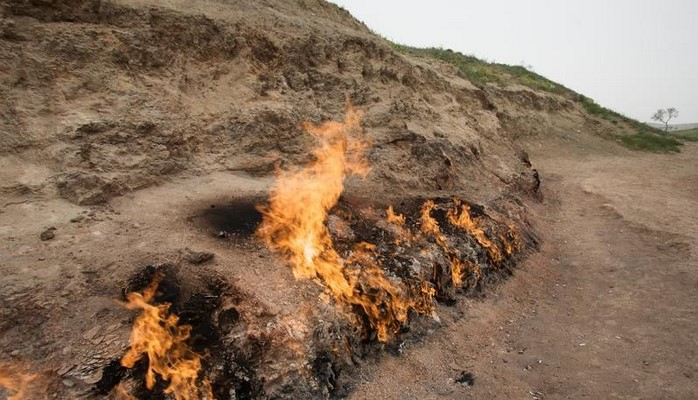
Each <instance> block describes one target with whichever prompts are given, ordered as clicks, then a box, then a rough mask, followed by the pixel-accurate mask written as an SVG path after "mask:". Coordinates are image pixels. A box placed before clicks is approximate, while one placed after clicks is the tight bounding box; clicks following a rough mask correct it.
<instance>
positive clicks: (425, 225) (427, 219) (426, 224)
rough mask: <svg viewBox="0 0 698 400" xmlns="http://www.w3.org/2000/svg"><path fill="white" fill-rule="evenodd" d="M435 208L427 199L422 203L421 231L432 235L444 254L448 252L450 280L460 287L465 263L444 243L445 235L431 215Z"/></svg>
mask: <svg viewBox="0 0 698 400" xmlns="http://www.w3.org/2000/svg"><path fill="white" fill-rule="evenodd" d="M434 208H436V204H434V201H432V200H427V201H425V202H424V204H422V210H421V226H422V232H424V233H428V234H430V235H431V236H433V237H434V240H436V244H438V245H439V246H441V248H442V249H443V250H444V252H445V253H446V254H448V255H449V256H448V259H449V262H450V264H451V282H452V283H453V286H455V287H457V288H458V287H461V285H462V284H463V273H464V267H465V265H464V264H463V262H462V261H461V260H460V259H459V258H458V257H457V256H456V255H455V254H454V253H453V251H451V250H450V248H449V246H448V244H447V243H446V236H445V235H444V234H443V232H441V228H440V227H439V222H438V221H437V220H436V219H434V217H432V216H431V212H432V211H433V210H434Z"/></svg>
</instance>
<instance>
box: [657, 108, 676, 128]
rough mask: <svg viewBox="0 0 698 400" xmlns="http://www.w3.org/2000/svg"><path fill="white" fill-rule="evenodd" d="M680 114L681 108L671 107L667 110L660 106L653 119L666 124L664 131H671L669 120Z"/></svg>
mask: <svg viewBox="0 0 698 400" xmlns="http://www.w3.org/2000/svg"><path fill="white" fill-rule="evenodd" d="M678 116H679V110H677V109H675V108H674V107H669V108H667V109H666V110H665V109H662V108H660V109H659V110H657V111H656V112H655V113H654V115H653V116H652V119H653V120H655V121H659V122H661V123H663V124H664V132H669V121H670V120H671V119H672V118H676V117H678Z"/></svg>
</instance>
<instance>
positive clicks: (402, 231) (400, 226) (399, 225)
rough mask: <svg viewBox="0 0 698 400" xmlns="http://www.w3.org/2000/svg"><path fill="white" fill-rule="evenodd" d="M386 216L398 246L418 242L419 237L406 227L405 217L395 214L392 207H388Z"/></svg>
mask: <svg viewBox="0 0 698 400" xmlns="http://www.w3.org/2000/svg"><path fill="white" fill-rule="evenodd" d="M385 214H386V216H385V220H386V221H388V223H389V224H391V225H392V227H393V229H394V233H395V244H396V245H400V244H402V243H412V242H414V241H416V239H417V237H416V236H415V234H414V233H412V231H411V230H409V229H408V228H407V227H406V226H405V222H406V218H405V216H404V215H402V214H397V213H395V210H393V206H392V205H390V206H388V209H387V210H386V211H385Z"/></svg>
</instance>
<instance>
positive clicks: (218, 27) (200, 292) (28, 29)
mask: <svg viewBox="0 0 698 400" xmlns="http://www.w3.org/2000/svg"><path fill="white" fill-rule="evenodd" d="M1 10H2V11H1V12H2V14H1V15H2V19H1V20H0V42H1V45H0V62H1V63H2V65H3V68H2V69H1V70H0V92H1V93H2V96H1V98H0V145H1V146H0V177H1V179H0V185H1V187H0V195H1V196H2V199H3V203H4V204H5V207H7V206H10V208H9V209H8V210H9V211H8V212H7V213H5V214H3V218H4V219H3V221H4V222H3V225H2V226H3V227H12V226H17V227H16V228H6V231H9V230H11V229H12V235H11V239H8V243H11V245H10V254H12V257H9V258H8V261H7V271H8V274H7V277H8V278H6V282H4V283H6V285H2V292H0V300H2V302H0V310H1V311H2V312H3V313H5V314H3V315H5V316H7V317H8V318H7V319H5V320H6V321H9V322H7V323H5V324H3V325H1V326H0V331H2V332H3V335H2V336H3V341H2V342H0V345H1V346H2V348H3V349H8V353H9V352H10V351H11V349H12V346H13V343H17V342H18V341H19V338H22V340H23V341H28V342H32V343H34V342H36V343H39V345H37V346H36V347H31V348H30V349H29V350H27V351H26V354H25V355H24V356H23V357H25V359H26V360H25V361H26V364H27V365H34V366H35V365H37V361H38V360H42V361H43V362H44V363H45V364H46V365H49V366H50V368H52V370H51V371H52V372H50V373H46V376H45V380H46V381H47V382H49V383H48V384H49V385H53V386H51V387H52V388H53V389H54V390H55V391H56V393H62V394H64V395H65V396H66V397H67V398H70V397H71V396H72V395H73V394H75V393H76V391H85V390H87V391H89V390H91V391H92V392H91V393H92V394H94V395H95V396H97V395H104V394H107V393H109V394H113V393H114V390H117V385H118V384H119V383H120V382H126V383H127V384H128V385H130V388H127V389H129V391H130V392H132V393H133V394H135V395H136V396H140V397H143V398H146V397H148V396H151V395H153V393H156V395H161V394H162V393H163V390H164V387H163V385H162V381H159V382H160V384H161V385H160V386H156V387H155V388H154V390H155V392H153V391H150V389H148V388H146V387H145V386H144V380H143V372H144V370H145V369H146V366H145V364H143V361H142V362H141V364H138V361H134V363H133V364H129V366H130V367H129V369H128V371H126V370H125V369H124V368H125V367H124V366H122V365H121V364H120V363H119V359H120V357H121V356H122V355H123V350H124V348H125V347H128V345H127V343H128V332H129V330H130V326H129V325H130V323H131V322H132V319H129V318H130V317H129V316H128V314H127V311H125V310H122V309H120V308H117V306H115V304H114V302H113V299H114V298H115V297H118V296H121V297H122V300H123V299H124V298H123V295H124V294H126V293H127V292H142V291H145V290H146V289H145V288H147V285H148V284H149V282H151V281H152V280H153V279H156V278H155V276H156V275H158V274H162V276H160V278H158V279H160V280H161V284H162V285H164V286H162V290H161V291H162V292H163V293H164V296H165V297H162V296H161V297H158V296H151V297H150V298H149V301H152V302H153V304H154V305H160V306H161V305H162V304H164V303H166V302H167V303H172V306H171V308H170V309H169V310H168V312H172V313H175V314H177V315H179V316H180V317H181V320H180V322H181V323H182V324H184V325H187V326H190V327H191V329H192V332H193V336H192V337H191V338H190V339H183V340H182V342H186V346H185V351H184V353H186V354H188V355H191V352H190V351H194V352H196V353H199V354H201V355H202V360H203V361H202V363H203V364H202V366H201V368H202V370H201V371H202V372H201V374H199V375H198V376H199V377H200V378H201V379H206V380H208V382H209V383H210V384H212V390H213V394H214V395H215V397H216V398H235V396H238V398H244V397H245V396H247V397H250V396H252V397H288V398H294V397H295V398H301V397H327V396H332V395H337V396H341V395H343V393H346V392H347V391H349V390H351V387H352V384H353V383H352V382H353V381H352V380H353V379H354V377H353V375H352V373H353V371H355V369H356V367H357V366H358V365H360V363H361V362H363V361H362V360H365V359H370V358H371V357H378V356H379V355H380V354H382V353H383V352H384V351H385V350H386V349H387V350H389V351H393V352H396V353H399V352H401V351H402V347H403V345H404V343H405V341H410V343H411V344H412V345H419V342H420V340H421V338H422V337H424V336H425V335H428V334H429V332H431V331H433V330H434V329H437V328H438V322H436V321H437V320H438V318H434V316H435V315H438V313H439V310H441V309H442V308H441V307H443V306H444V305H445V304H455V303H456V302H458V301H460V300H459V299H463V298H464V296H468V295H470V296H472V295H480V294H481V293H483V291H484V290H487V287H488V286H489V285H491V284H493V283H495V282H497V281H499V280H500V279H502V278H505V277H507V276H509V275H510V274H511V273H512V271H513V270H514V268H515V267H516V265H517V263H518V262H519V261H520V260H521V259H522V258H524V257H525V256H526V255H527V254H528V253H529V252H530V251H533V250H535V249H536V246H537V238H536V235H535V228H534V225H535V224H534V222H535V221H531V218H530V215H529V213H528V210H527V205H526V204H527V202H530V201H538V200H539V199H540V197H539V192H538V190H539V185H540V181H539V177H538V174H537V172H536V170H535V169H534V168H533V166H531V164H530V162H529V160H528V157H527V155H526V153H525V152H523V151H522V150H521V149H520V148H519V145H518V143H517V141H519V140H522V138H525V137H528V136H531V135H554V134H556V133H557V132H558V131H562V130H564V131H566V132H567V131H569V132H575V131H576V130H578V129H579V127H580V126H585V124H586V125H588V124H592V125H593V123H592V122H590V121H593V119H592V118H590V117H588V116H587V115H586V114H585V113H584V110H583V109H582V108H580V106H579V105H578V104H577V103H575V102H573V101H571V100H568V99H565V98H563V97H561V96H556V95H552V94H549V93H540V92H536V91H533V90H531V89H528V88H523V87H511V86H509V87H500V86H496V85H486V86H483V87H477V86H475V85H473V84H472V83H471V82H469V81H468V80H466V79H464V78H463V77H462V76H461V75H460V74H459V73H458V72H457V71H456V70H455V69H454V68H453V67H452V66H450V65H447V64H443V63H439V62H436V61H434V60H428V59H423V58H416V57H412V56H406V55H403V54H400V53H397V52H395V51H394V50H393V49H391V47H389V46H388V45H387V44H386V43H385V41H384V40H382V39H381V38H379V37H377V36H375V35H374V34H372V33H371V32H370V31H369V30H368V29H367V28H366V27H365V26H363V25H362V24H361V23H359V22H357V21H356V20H354V19H353V18H352V17H351V16H350V15H349V14H348V13H347V12H345V11H343V10H341V9H340V8H338V7H336V6H334V5H331V4H328V3H325V2H322V1H301V0H299V1H265V2H259V1H253V0H249V1H235V2H232V1H230V2H226V1H220V2H208V1H200V2H191V1H162V2H159V1H135V0H125V1H118V0H117V1H96V0H95V1H82V2H74V1H55V2H45V1H39V0H27V1H5V2H3V3H2V8H1ZM347 103H349V104H353V106H354V107H355V109H356V110H359V111H360V114H361V119H360V122H358V126H359V127H360V128H361V129H362V130H363V134H362V143H365V144H362V146H360V147H361V148H362V150H363V152H364V154H363V157H365V160H363V161H365V164H366V165H365V166H366V167H368V168H366V169H365V170H363V169H362V170H363V171H364V172H365V173H364V174H362V175H364V176H348V175H351V174H344V175H343V174H340V175H332V178H333V179H334V180H333V181H332V182H334V184H337V182H341V183H342V184H344V186H343V187H340V188H339V190H338V191H337V190H335V191H334V192H332V193H331V195H330V196H329V197H328V199H329V200H328V199H322V200H321V201H319V202H318V204H321V205H322V207H319V212H320V214H319V219H318V220H319V222H320V223H316V224H314V225H313V226H314V228H315V229H316V230H319V231H320V233H319V234H318V233H317V232H315V233H314V235H315V236H313V237H319V238H321V239H322V240H321V242H322V246H320V250H317V251H316V250H313V249H311V250H307V249H301V250H304V251H305V253H304V254H303V255H304V257H305V258H307V259H308V260H306V261H307V262H308V263H310V262H311V261H314V260H316V259H317V257H316V255H317V254H325V255H326V254H331V255H332V257H329V258H331V260H330V261H332V262H335V263H336V265H334V267H336V268H335V269H334V270H332V271H335V272H336V275H337V276H339V275H342V276H343V277H344V279H345V280H346V282H343V281H342V283H343V285H340V286H341V287H342V288H343V289H342V290H334V291H333V290H331V285H329V284H328V283H327V281H326V277H327V273H326V272H321V273H316V275H312V274H310V275H311V276H310V277H311V278H313V279H312V280H299V281H296V280H294V279H293V276H292V275H291V273H290V271H289V269H288V265H287V264H292V262H289V258H288V254H287V253H288V251H289V249H287V248H285V247H283V246H281V245H279V244H278V243H277V242H274V240H277V239H278V235H277V234H278V233H279V232H281V233H284V234H285V233H286V232H285V230H286V227H287V226H291V225H292V224H294V223H298V224H300V225H303V222H304V221H298V218H296V215H304V212H305V211H306V207H305V203H301V204H300V205H299V204H298V203H295V205H294V206H293V207H297V210H299V212H297V213H296V212H291V213H287V214H289V215H290V216H289V218H288V220H289V221H290V222H288V223H280V224H277V225H275V228H274V229H272V232H273V233H274V234H273V235H270V238H271V239H267V242H266V244H267V245H268V246H269V249H271V250H272V251H271V252H270V251H269V249H267V248H266V247H264V245H263V244H262V243H261V242H260V241H259V240H258V237H257V236H255V235H254V232H255V231H256V229H257V227H258V224H259V223H260V221H261V220H262V215H261V214H260V212H259V210H260V209H261V210H266V214H265V217H266V218H273V217H274V216H278V215H280V214H284V212H277V211H274V210H273V207H268V208H264V207H262V208H258V206H259V205H264V204H268V203H269V202H270V201H269V196H270V194H272V198H273V193H275V192H274V190H275V189H274V188H275V187H276V188H278V187H279V185H278V181H277V183H276V184H275V183H274V182H275V179H277V177H278V176H279V173H278V171H279V170H293V171H296V170H297V169H298V168H302V167H306V168H307V167H308V165H311V166H312V165H315V164H313V163H315V162H317V161H318V159H322V158H323V153H322V152H321V151H319V150H318V148H317V146H318V145H319V144H320V145H323V142H322V140H319V138H318V135H317V134H316V135H315V136H313V135H310V134H309V133H308V129H307V126H317V125H312V124H319V123H321V122H323V121H328V120H336V121H341V120H342V119H343V118H344V115H345V112H347V108H346V107H347V106H346V104H347ZM305 122H310V123H312V124H311V125H307V124H306V125H304V123H305ZM597 123H598V122H597ZM303 126H306V129H303ZM352 129H358V128H357V127H356V126H354V128H352ZM311 131H312V129H311ZM340 133H341V129H340ZM333 135H335V136H332V138H331V144H332V145H337V144H338V143H339V145H340V146H339V149H340V150H342V146H341V144H342V143H343V142H342V140H346V138H344V137H343V136H342V135H340V134H333ZM364 140H365V142H364ZM332 141H333V142H332ZM325 144H326V143H325ZM343 151H344V150H342V151H338V152H339V153H342V154H343ZM340 158H341V157H340ZM335 161H336V160H335ZM363 161H362V162H363ZM343 162H344V161H341V160H340V162H338V164H339V165H342V163H343ZM330 164H331V165H335V163H334V162H333V163H330ZM362 166H363V163H362ZM310 168H311V169H310V171H313V172H312V173H309V174H307V175H308V176H309V177H317V176H318V175H322V174H321V173H316V171H315V170H314V169H313V168H314V167H310ZM345 175H347V176H345ZM281 176H283V174H281ZM303 176H305V175H303ZM344 178H346V179H344ZM303 183H304V184H303V185H299V186H298V188H299V190H298V192H302V193H304V194H308V193H307V190H306V192H303V191H302V190H300V189H304V190H305V189H307V188H308V185H310V184H311V183H312V182H310V183H308V182H305V181H303ZM306 183H307V185H306ZM312 184H317V183H312ZM275 185H276V186H275ZM310 189H312V186H311V187H310ZM287 192H288V193H290V194H291V197H292V198H291V201H296V200H297V199H293V196H292V195H293V194H294V190H287ZM312 192H313V191H312V190H310V194H312ZM310 194H308V196H310ZM307 198H310V197H307V196H306V197H303V196H301V197H300V201H303V200H304V199H307ZM271 203H272V205H273V201H271ZM281 204H285V203H284V202H281ZM18 205H19V206H18ZM311 205H312V204H309V205H308V207H310V206H311ZM15 206H18V207H15ZM13 207H15V208H13ZM88 207H91V208H88ZM389 207H391V208H389ZM270 210H271V211H270ZM294 210H296V208H294ZM389 210H390V211H389ZM300 211H303V212H300ZM78 213H79V214H78ZM76 214H77V216H76ZM316 217H317V215H315V216H313V218H316ZM284 221H285V220H284ZM315 222H317V221H315ZM47 223H51V224H52V225H51V228H52V229H49V231H50V232H51V238H48V239H46V240H49V242H47V243H43V244H41V246H43V247H36V248H35V247H32V246H36V244H35V243H34V242H33V241H36V240H37V239H36V238H37V237H38V233H37V231H38V230H39V229H45V228H46V227H45V226H44V225H46V224H47ZM56 231H57V232H58V233H55V232H56ZM3 232H5V231H3ZM54 236H55V238H54ZM306 236H307V235H306ZM311 236H312V235H311ZM46 237H48V236H46ZM41 240H44V237H43V236H42V237H41ZM27 243H29V244H27ZM328 243H329V244H330V245H333V246H334V247H332V246H330V245H328ZM367 243H368V244H367ZM27 246H28V247H27ZM190 247H192V248H196V249H204V250H207V251H208V253H206V252H204V253H206V254H204V253H199V252H196V251H193V250H191V249H190ZM279 248H281V249H282V251H278V250H279ZM330 248H332V250H331V251H330V250H329V249H330ZM44 252H45V253H46V254H47V255H42V256H41V258H39V260H45V259H46V257H50V260H51V261H52V262H51V265H50V266H48V267H46V268H44V269H40V270H35V269H34V268H33V266H34V263H35V262H36V260H35V257H34V255H35V254H38V253H41V254H44ZM306 253H307V254H306ZM202 254H203V255H202ZM214 254H215V258H214ZM308 254H310V256H309V255H308ZM285 257H286V258H285ZM301 258H302V257H301ZM212 259H213V260H214V261H212V262H210V261H211V260H212ZM290 259H291V260H293V258H290ZM192 260H194V261H192ZM201 260H203V261H201ZM325 261H327V260H325ZM201 263H204V264H205V265H204V266H200V265H199V264H201ZM206 263H209V264H206ZM306 267H307V266H306ZM260 271H261V272H260ZM324 271H326V270H324ZM337 271H339V272H337ZM323 274H325V275H323ZM367 276H368V277H367ZM306 278H307V277H306ZM369 278H371V279H369ZM340 281H341V279H340ZM377 282H378V283H380V285H379V284H378V283H377ZM56 293H60V294H61V295H60V296H56V295H55V294H56ZM143 298H148V296H147V295H146V293H145V292H144V293H143ZM357 298H358V299H359V300H356V299H357ZM17 299H20V301H16V300H17ZM400 302H405V303H406V304H408V305H409V306H408V307H403V306H394V305H395V304H398V303H400ZM138 307H141V308H142V309H144V310H145V309H149V308H148V306H146V305H144V304H140V306H138ZM138 307H136V306H134V308H138ZM115 308H116V309H115ZM151 309H152V308H151ZM394 310H398V311H394ZM432 312H433V315H432V314H430V313H432ZM398 314H399V315H398ZM417 314H420V315H417ZM381 318H385V319H386V320H387V321H388V322H387V323H381V322H376V321H381ZM115 321H117V322H116V323H115ZM92 324H97V326H96V328H95V327H93V326H91V325H92ZM379 328H380V329H379ZM172 329H174V328H172ZM75 331H79V332H84V334H83V335H81V337H82V339H84V340H81V339H80V340H78V341H77V342H76V338H75V337H74V336H75V335H74V332H75ZM93 331H94V332H95V333H94V335H93V334H92V333H91V332H93ZM106 331H109V333H108V334H107V336H108V337H107V336H104V337H102V336H99V335H98V334H97V332H100V334H101V333H103V332H106ZM26 332H31V335H30V337H28V338H27V337H25V333H26ZM197 335H198V336H197ZM180 339H181V337H180ZM66 345H69V346H74V347H73V350H70V351H65V350H64V349H65V348H67V347H66ZM95 354H98V357H97V358H95V357H96V356H94V355H95ZM141 360H142V359H141ZM0 361H1V360H0ZM0 366H1V365H0ZM131 367H133V368H131ZM195 376H197V375H196V374H195ZM61 379H69V380H70V382H74V381H75V382H78V384H77V386H75V387H73V386H66V387H63V386H60V382H61ZM57 382H58V383H57ZM56 385H58V388H57V387H56ZM90 385H96V386H90ZM90 387H91V389H90Z"/></svg>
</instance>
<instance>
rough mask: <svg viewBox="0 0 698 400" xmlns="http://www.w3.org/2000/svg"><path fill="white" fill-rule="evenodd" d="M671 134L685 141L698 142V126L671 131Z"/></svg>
mask: <svg viewBox="0 0 698 400" xmlns="http://www.w3.org/2000/svg"><path fill="white" fill-rule="evenodd" d="M669 135H670V136H672V137H675V138H677V139H679V140H683V141H685V142H698V128H696V129H689V130H685V131H674V132H669Z"/></svg>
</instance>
